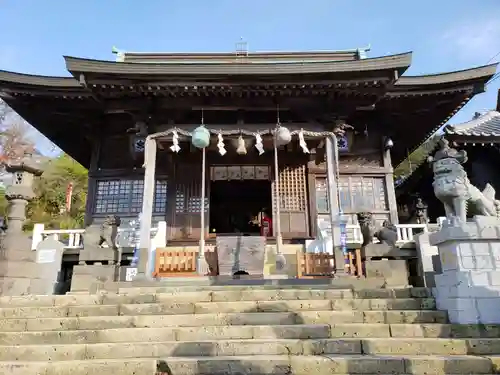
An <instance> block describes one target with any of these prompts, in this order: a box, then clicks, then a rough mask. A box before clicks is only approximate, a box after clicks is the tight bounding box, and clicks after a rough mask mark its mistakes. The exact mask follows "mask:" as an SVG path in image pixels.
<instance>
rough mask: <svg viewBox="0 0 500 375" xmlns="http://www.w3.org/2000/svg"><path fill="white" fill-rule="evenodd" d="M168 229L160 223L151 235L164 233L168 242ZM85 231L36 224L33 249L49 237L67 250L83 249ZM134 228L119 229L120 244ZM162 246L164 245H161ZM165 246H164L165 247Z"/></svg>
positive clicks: (164, 224) (164, 223)
mask: <svg viewBox="0 0 500 375" xmlns="http://www.w3.org/2000/svg"><path fill="white" fill-rule="evenodd" d="M166 228H167V223H166V222H164V221H160V222H159V223H158V226H157V227H156V228H151V235H152V236H153V237H156V235H157V234H158V233H159V232H162V234H163V232H164V234H165V240H164V242H166V238H167V237H166V235H167V232H166ZM84 232H85V229H45V226H44V225H43V224H35V226H34V227H33V235H32V242H31V249H32V250H35V249H36V247H37V245H38V244H39V243H40V242H42V241H43V240H44V239H46V238H47V237H52V238H54V239H55V240H57V241H60V242H62V243H63V244H64V246H65V248H66V249H83V233H84ZM132 232H133V229H132V228H118V242H120V237H122V238H123V237H124V236H125V237H126V236H127V235H132ZM160 245H162V244H160ZM165 245H166V243H165V244H163V246H165Z"/></svg>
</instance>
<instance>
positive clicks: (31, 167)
mask: <svg viewBox="0 0 500 375" xmlns="http://www.w3.org/2000/svg"><path fill="white" fill-rule="evenodd" d="M5 169H6V171H7V172H9V173H12V175H13V181H12V185H11V186H9V187H8V188H7V190H6V193H5V197H6V198H7V200H8V201H9V210H8V214H7V218H8V222H7V230H6V231H5V235H4V236H3V238H2V243H1V251H0V295H25V294H45V293H46V292H45V290H44V288H45V286H46V283H44V282H43V281H44V280H45V278H46V276H45V275H44V273H43V270H41V268H40V264H37V252H35V251H32V249H31V239H30V237H29V236H28V235H27V234H25V233H24V232H23V224H24V221H25V220H26V206H27V205H28V202H29V201H30V200H31V199H33V198H34V197H35V193H34V191H33V181H34V177H36V176H40V175H41V174H42V173H43V168H42V164H41V160H39V159H37V158H36V156H33V155H32V153H31V152H26V151H24V152H23V156H21V157H19V158H16V159H14V160H12V161H10V162H9V163H8V164H7V165H6V168H5ZM61 254H62V253H61Z"/></svg>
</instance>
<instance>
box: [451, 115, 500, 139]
mask: <svg viewBox="0 0 500 375" xmlns="http://www.w3.org/2000/svg"><path fill="white" fill-rule="evenodd" d="M444 133H445V134H446V135H449V136H454V137H453V139H454V140H456V137H457V136H459V137H461V138H469V139H473V138H485V137H487V138H491V139H490V140H491V141H493V140H494V141H498V140H500V112H497V111H488V112H486V113H485V114H483V115H481V116H479V117H477V118H474V119H472V120H470V121H467V122H464V123H461V124H457V125H449V126H447V127H445V128H444ZM464 141H465V139H464Z"/></svg>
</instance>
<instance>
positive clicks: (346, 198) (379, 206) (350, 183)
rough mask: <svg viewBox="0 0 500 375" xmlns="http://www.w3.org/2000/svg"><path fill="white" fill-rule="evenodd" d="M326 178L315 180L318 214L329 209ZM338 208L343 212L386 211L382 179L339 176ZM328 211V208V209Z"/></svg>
mask: <svg viewBox="0 0 500 375" xmlns="http://www.w3.org/2000/svg"><path fill="white" fill-rule="evenodd" d="M326 183H327V179H326V178H317V179H316V206H317V208H318V213H326V212H329V211H328V210H324V207H329V206H330V205H329V200H328V195H325V193H324V190H326ZM338 191H339V199H340V207H341V208H342V211H344V212H348V213H349V212H357V211H358V210H360V209H367V210H372V211H387V209H388V208H387V198H386V192H385V183H384V179H383V178H381V177H354V176H352V177H351V176H341V177H340V181H339V182H338ZM325 200H326V203H325ZM328 209H329V208H328Z"/></svg>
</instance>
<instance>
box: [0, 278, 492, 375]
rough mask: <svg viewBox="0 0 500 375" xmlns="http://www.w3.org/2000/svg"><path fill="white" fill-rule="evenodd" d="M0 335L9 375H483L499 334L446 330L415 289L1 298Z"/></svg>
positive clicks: (138, 291)
mask: <svg viewBox="0 0 500 375" xmlns="http://www.w3.org/2000/svg"><path fill="white" fill-rule="evenodd" d="M151 285H153V284H151ZM0 332H1V333H0V374H9V375H35V374H37V375H69V374H71V375H84V374H85V375H97V374H116V375H118V374H120V375H132V374H133V375H154V374H169V375H220V374H235V375H237V374H260V375H262V374H274V375H284V374H301V375H305V374H307V375H316V374H317V375H329V374H419V375H423V374H429V375H431V374H494V373H496V371H497V365H499V364H500V356H496V354H500V327H497V326H484V325H482V326H458V325H451V324H447V316H446V313H444V312H441V311H436V310H435V302H434V299H433V298H431V296H430V292H429V290H427V289H422V288H413V289H396V290H394V289H359V290H356V289H355V290H352V289H335V288H333V287H332V286H331V285H314V286H300V285H292V286H243V285H240V286H196V285H192V286H184V287H175V286H149V287H135V288H132V287H130V288H123V289H119V293H100V294H98V295H88V294H87V295H84V294H78V295H65V296H25V297H2V298H0Z"/></svg>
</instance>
